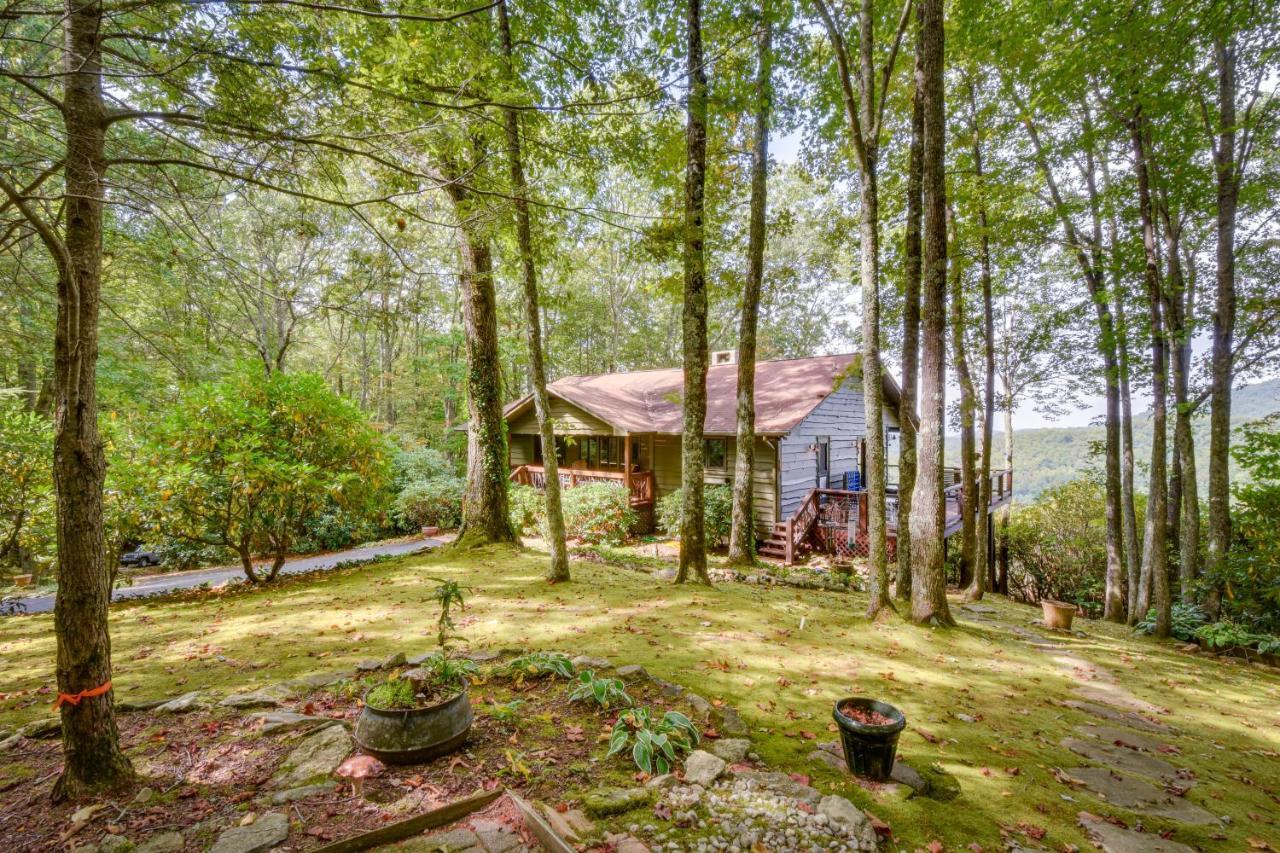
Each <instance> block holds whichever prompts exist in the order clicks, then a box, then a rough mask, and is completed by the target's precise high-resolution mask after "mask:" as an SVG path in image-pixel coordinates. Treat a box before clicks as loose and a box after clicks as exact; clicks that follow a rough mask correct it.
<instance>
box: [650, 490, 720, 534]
mask: <svg viewBox="0 0 1280 853" xmlns="http://www.w3.org/2000/svg"><path fill="white" fill-rule="evenodd" d="M702 500H703V518H704V519H705V520H704V524H705V525H706V534H707V544H708V545H711V546H712V547H715V546H717V545H720V544H721V543H723V542H726V541H728V539H729V534H730V533H731V532H732V530H733V489H732V488H730V487H729V486H704V487H703V489H702ZM656 514H657V521H658V527H659V528H660V529H661V530H662V531H663V532H664V533H666V534H667V535H668V536H679V535H680V522H681V520H682V519H683V518H684V489H676V490H675V491H674V492H671V493H670V494H668V495H664V496H663V497H661V498H659V499H658V504H657V507H656Z"/></svg>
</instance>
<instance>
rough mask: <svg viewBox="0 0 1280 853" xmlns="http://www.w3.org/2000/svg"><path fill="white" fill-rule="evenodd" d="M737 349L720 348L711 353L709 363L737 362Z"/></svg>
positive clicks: (713, 364)
mask: <svg viewBox="0 0 1280 853" xmlns="http://www.w3.org/2000/svg"><path fill="white" fill-rule="evenodd" d="M737 363H738V351H737V350H736V349H722V350H717V351H716V352H713V353H711V364H712V366H715V365H717V364H737Z"/></svg>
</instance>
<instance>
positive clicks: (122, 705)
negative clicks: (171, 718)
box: [116, 699, 169, 711]
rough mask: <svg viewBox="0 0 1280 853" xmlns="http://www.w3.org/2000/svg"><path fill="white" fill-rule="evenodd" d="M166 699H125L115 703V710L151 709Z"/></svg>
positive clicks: (157, 706) (166, 700)
mask: <svg viewBox="0 0 1280 853" xmlns="http://www.w3.org/2000/svg"><path fill="white" fill-rule="evenodd" d="M168 701H169V700H168V699H125V700H124V701H122V702H117V703H116V710H117V711H152V710H155V709H156V708H159V707H160V706H161V705H163V704H164V703H165V702H168Z"/></svg>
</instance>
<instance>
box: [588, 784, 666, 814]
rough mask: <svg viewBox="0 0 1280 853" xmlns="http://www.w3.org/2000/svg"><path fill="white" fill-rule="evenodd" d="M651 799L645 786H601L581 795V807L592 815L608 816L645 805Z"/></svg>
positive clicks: (650, 792)
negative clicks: (596, 789) (583, 795)
mask: <svg viewBox="0 0 1280 853" xmlns="http://www.w3.org/2000/svg"><path fill="white" fill-rule="evenodd" d="M652 799H653V791H652V790H649V789H647V788H601V789H600V790H598V791H592V792H591V793H590V794H587V795H586V796H585V797H583V798H582V807H583V808H584V809H585V810H586V812H587V814H589V815H591V816H592V817H608V816H610V815H615V814H622V813H623V812H629V811H631V810H632V809H638V808H640V807H641V806H647V805H648V804H649V803H650V801H651V800H652Z"/></svg>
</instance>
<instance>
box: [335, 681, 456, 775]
mask: <svg viewBox="0 0 1280 853" xmlns="http://www.w3.org/2000/svg"><path fill="white" fill-rule="evenodd" d="M367 695H368V694H366V702H365V706H364V708H363V710H361V711H360V718H359V719H358V720H357V721H356V729H355V740H356V743H357V744H359V746H360V748H361V749H363V750H364V751H365V752H367V753H369V754H370V755H372V756H373V757H374V758H377V759H378V760H380V761H384V762H386V763H387V764H419V763H421V762H423V761H427V760H428V759H431V758H435V757H436V756H439V755H445V754H446V753H450V752H453V751H454V750H455V749H457V748H458V747H460V746H462V743H463V741H465V740H466V739H467V734H468V733H469V732H470V731H471V720H472V712H471V699H470V697H468V695H467V684H466V682H465V681H464V682H463V684H462V690H461V691H460V692H458V693H457V694H455V695H454V696H452V697H450V698H448V699H445V700H444V701H443V702H438V703H436V704H435V705H429V706H427V707H424V708H409V709H403V710H392V709H383V708H374V707H371V706H370V705H369V704H368V701H367Z"/></svg>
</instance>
